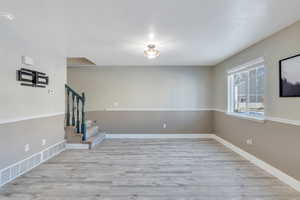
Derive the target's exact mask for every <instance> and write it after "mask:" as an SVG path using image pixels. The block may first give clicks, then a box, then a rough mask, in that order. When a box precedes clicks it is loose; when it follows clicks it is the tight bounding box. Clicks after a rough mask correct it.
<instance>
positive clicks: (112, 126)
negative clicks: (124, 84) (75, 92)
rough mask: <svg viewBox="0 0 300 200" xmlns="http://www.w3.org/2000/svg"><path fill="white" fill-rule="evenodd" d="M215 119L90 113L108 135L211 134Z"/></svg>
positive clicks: (207, 114)
mask: <svg viewBox="0 0 300 200" xmlns="http://www.w3.org/2000/svg"><path fill="white" fill-rule="evenodd" d="M212 116H213V112H212V111H92V112H88V118H89V119H96V120H97V122H98V125H99V127H101V129H102V130H105V131H106V132H108V133H211V132H212ZM164 123H166V125H167V127H166V128H163V124H164Z"/></svg>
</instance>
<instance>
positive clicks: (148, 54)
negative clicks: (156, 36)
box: [144, 44, 160, 59]
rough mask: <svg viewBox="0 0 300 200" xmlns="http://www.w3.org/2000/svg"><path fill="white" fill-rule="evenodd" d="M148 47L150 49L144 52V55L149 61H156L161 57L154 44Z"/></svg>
mask: <svg viewBox="0 0 300 200" xmlns="http://www.w3.org/2000/svg"><path fill="white" fill-rule="evenodd" d="M147 47H148V49H147V50H145V51H144V54H145V56H146V57H147V58H148V59H154V58H156V57H158V56H159V55H160V52H159V51H158V50H157V49H155V45H154V44H149V45H148V46H147Z"/></svg>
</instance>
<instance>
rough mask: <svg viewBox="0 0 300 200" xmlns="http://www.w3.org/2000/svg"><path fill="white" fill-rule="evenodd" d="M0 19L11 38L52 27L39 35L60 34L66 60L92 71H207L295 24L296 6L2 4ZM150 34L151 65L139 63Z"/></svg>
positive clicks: (114, 0)
mask: <svg viewBox="0 0 300 200" xmlns="http://www.w3.org/2000/svg"><path fill="white" fill-rule="evenodd" d="M47 9H48V10H47ZM1 11H9V12H11V13H12V14H14V15H15V16H16V19H15V20H14V21H13V22H12V23H11V24H10V25H9V26H10V27H12V28H11V29H12V30H16V31H17V32H16V33H18V34H27V32H28V35H30V33H31V32H33V30H35V29H36V31H37V32H38V31H41V28H39V27H38V26H39V24H47V23H48V24H49V23H52V24H49V28H47V29H45V28H42V29H43V30H46V31H50V32H49V34H50V33H51V34H52V35H53V32H55V34H60V35H61V34H62V35H65V34H66V36H67V37H66V38H67V40H66V41H65V42H64V44H62V43H61V45H66V46H67V56H68V57H86V58H88V59H90V60H91V61H93V62H94V63H96V64H97V65H109V66H114V65H127V66H128V65H214V64H216V63H219V62H220V61H222V60H224V59H226V58H228V57H230V56H232V55H233V54H235V53H237V52H239V51H241V50H242V49H244V48H246V47H248V46H250V45H252V44H254V43H255V42H257V41H259V40H262V39H263V38H265V37H267V36H269V35H271V34H273V33H275V32H277V31H279V30H281V29H283V28H284V27H287V26H288V25H290V24H292V23H294V22H296V21H298V20H299V19H300V0H63V1H62V0H44V1H40V0H26V1H24V2H23V1H18V0H5V1H4V4H3V5H2V6H1V9H0V12H1ZM45 12H46V13H47V15H46V16H45V17H41V16H42V13H45ZM40 13H41V14H40ZM50 13H51V15H48V14H50ZM49 16H51V17H49ZM59 19H61V21H60V22H58V21H57V20H59ZM1 23H3V19H2V21H1ZM53 23H57V24H60V23H61V24H62V25H59V27H62V28H61V30H52V29H51V27H53V26H54V24H53ZM50 25H51V26H50ZM27 26H31V28H29V27H27ZM3 27H4V28H5V27H7V26H6V25H5V26H3V25H1V27H0V28H1V29H2V28H3ZM20 27H22V29H21V28H20ZM41 27H44V26H41ZM57 27H58V26H57ZM30 30H32V31H30ZM150 33H153V34H154V39H153V41H152V43H155V44H157V46H158V49H159V50H160V51H161V56H160V57H159V58H157V59H155V60H148V59H147V58H145V57H144V55H143V51H144V49H145V48H146V45H147V44H148V43H149V40H150V39H149V34H150ZM31 35H32V34H31ZM24 37H25V36H24Z"/></svg>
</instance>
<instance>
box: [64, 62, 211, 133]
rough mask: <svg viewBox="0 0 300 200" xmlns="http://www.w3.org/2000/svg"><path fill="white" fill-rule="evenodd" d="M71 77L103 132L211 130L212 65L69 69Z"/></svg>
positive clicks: (69, 81) (71, 84) (200, 131)
mask: <svg viewBox="0 0 300 200" xmlns="http://www.w3.org/2000/svg"><path fill="white" fill-rule="evenodd" d="M67 75H68V84H69V85H70V86H71V87H73V88H75V89H76V90H78V91H84V92H85V93H86V96H87V110H88V111H90V112H89V113H88V117H89V119H91V120H97V121H98V123H99V125H100V127H101V128H102V129H103V130H106V131H111V132H142V133H148V132H172V133H177V132H181V133H188V132H194V133H203V132H204V133H207V132H211V129H212V127H211V116H212V113H211V111H206V110H207V109H211V107H212V96H211V88H212V67H204V66H203V67H200V66H182V67H178V66H176V67H172V66H161V67H153V66H152V67H149V66H147V67H68V70H67ZM170 110H172V111H170ZM91 111H92V112H91ZM163 123H167V128H165V129H163Z"/></svg>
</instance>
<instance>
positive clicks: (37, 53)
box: [0, 0, 66, 169]
mask: <svg viewBox="0 0 300 200" xmlns="http://www.w3.org/2000/svg"><path fill="white" fill-rule="evenodd" d="M2 3H3V4H2ZM1 4H2V5H1V7H3V8H5V10H8V11H10V12H12V13H13V14H14V15H15V17H16V19H15V20H13V21H9V20H5V19H4V18H1V19H0V32H1V34H0V44H1V45H0V63H1V67H0V85H1V87H0V137H1V139H0V161H1V162H0V169H1V168H3V167H5V166H7V165H9V164H12V163H14V162H16V161H18V160H20V159H24V158H25V157H27V156H28V155H32V154H34V153H36V152H37V151H40V150H41V149H42V148H46V147H47V146H49V145H52V144H55V143H57V142H59V141H61V140H62V139H63V138H64V129H63V117H61V114H63V112H64V106H65V105H64V98H65V96H64V84H65V81H66V60H65V58H66V55H65V46H64V40H65V38H64V34H63V26H62V20H63V19H62V18H61V15H60V14H61V13H62V12H61V11H62V10H61V3H60V1H58V0H53V1H47V2H44V1H43V2H42V1H36V0H28V1H5V2H1ZM34 8H36V9H34ZM49 11H51V13H50V12H49ZM37 16H38V17H37ZM21 56H30V57H31V58H33V59H34V61H35V65H34V66H32V67H28V68H30V69H34V70H38V71H42V72H45V73H47V74H48V75H49V77H50V84H49V87H47V88H46V89H43V88H32V87H23V86H20V83H19V82H17V81H16V70H17V69H20V68H21V67H22V65H21ZM23 67H26V66H23ZM50 88H51V89H54V91H55V94H54V95H53V96H50V95H49V94H48V89H50ZM59 113H60V114H59ZM50 115H58V116H54V117H48V118H41V117H42V116H50ZM32 118H37V119H34V120H30V119H32ZM20 120H22V121H20ZM15 121H18V122H15ZM42 139H46V145H45V146H42ZM26 144H29V145H30V150H29V151H28V152H25V151H24V146H25V145H26Z"/></svg>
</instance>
